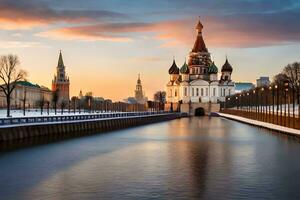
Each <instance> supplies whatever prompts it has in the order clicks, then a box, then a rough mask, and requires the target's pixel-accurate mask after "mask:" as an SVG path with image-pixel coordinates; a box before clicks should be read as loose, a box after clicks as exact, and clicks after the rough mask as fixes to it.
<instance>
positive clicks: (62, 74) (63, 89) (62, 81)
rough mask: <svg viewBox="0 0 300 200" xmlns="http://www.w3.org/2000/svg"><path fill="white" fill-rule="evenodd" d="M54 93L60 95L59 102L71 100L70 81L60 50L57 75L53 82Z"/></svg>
mask: <svg viewBox="0 0 300 200" xmlns="http://www.w3.org/2000/svg"><path fill="white" fill-rule="evenodd" d="M52 91H53V92H57V93H58V102H59V103H61V102H63V101H64V102H68V101H69V99H70V80H69V77H68V76H67V74H66V67H65V65H64V61H63V56H62V52H61V50H60V52H59V57H58V63H57V67H56V73H55V75H54V78H53V80H52Z"/></svg>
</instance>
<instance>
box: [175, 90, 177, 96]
mask: <svg viewBox="0 0 300 200" xmlns="http://www.w3.org/2000/svg"><path fill="white" fill-rule="evenodd" d="M175 97H177V89H175Z"/></svg>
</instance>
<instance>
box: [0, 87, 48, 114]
mask: <svg viewBox="0 0 300 200" xmlns="http://www.w3.org/2000/svg"><path fill="white" fill-rule="evenodd" d="M24 98H25V107H26V108H39V107H40V104H41V102H44V103H45V104H46V102H51V99H52V91H51V90H50V89H49V88H47V87H44V86H39V85H37V84H33V83H30V82H28V81H19V82H18V83H17V85H16V88H15V89H14V90H13V92H12V94H11V107H12V108H22V107H23V101H24ZM6 105H7V104H6V98H5V95H4V94H3V93H2V92H0V107H1V108H3V107H6Z"/></svg>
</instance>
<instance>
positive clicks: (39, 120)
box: [0, 111, 172, 128]
mask: <svg viewBox="0 0 300 200" xmlns="http://www.w3.org/2000/svg"><path fill="white" fill-rule="evenodd" d="M170 113H172V112H168V111H150V112H149V111H147V112H114V113H99V114H81V115H66V116H64V115H60V116H59V115H55V116H34V117H13V118H0V128H1V126H7V125H20V124H24V125H25V124H43V123H56V122H57V123H60V122H76V121H85V120H97V119H99V120H100V119H107V118H126V117H145V116H154V115H164V114H170Z"/></svg>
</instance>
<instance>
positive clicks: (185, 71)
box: [180, 61, 190, 74]
mask: <svg viewBox="0 0 300 200" xmlns="http://www.w3.org/2000/svg"><path fill="white" fill-rule="evenodd" d="M180 73H181V74H189V73H190V70H189V66H188V65H187V64H186V61H184V64H183V65H182V67H181V68H180Z"/></svg>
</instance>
